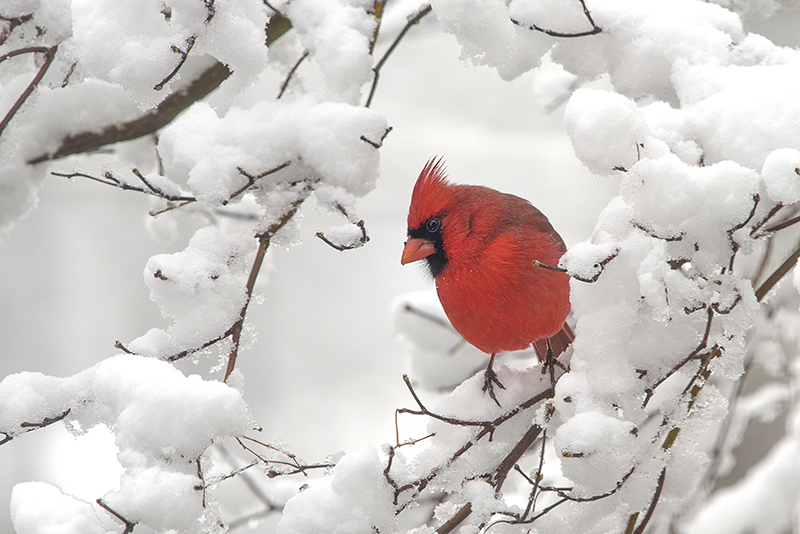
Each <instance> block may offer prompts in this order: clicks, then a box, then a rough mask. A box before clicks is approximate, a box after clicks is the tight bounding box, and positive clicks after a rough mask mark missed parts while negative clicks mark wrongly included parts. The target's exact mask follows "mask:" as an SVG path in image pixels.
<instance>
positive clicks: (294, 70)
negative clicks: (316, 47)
mask: <svg viewBox="0 0 800 534" xmlns="http://www.w3.org/2000/svg"><path fill="white" fill-rule="evenodd" d="M307 57H308V50H306V51H304V52H303V55H302V56H300V59H298V60H297V62H296V63H295V64H294V66H293V67H292V69H291V70H290V71H289V74H287V75H286V78H285V79H284V80H283V83H282V84H281V90H280V92H279V93H278V98H277V100H280V99H281V97H282V96H283V93H284V92H285V91H286V88H287V87H288V86H289V80H291V79H292V76H294V73H295V72H296V71H297V69H298V68H299V67H300V63H302V62H303V60H304V59H305V58H307Z"/></svg>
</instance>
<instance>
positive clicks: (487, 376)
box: [483, 366, 506, 406]
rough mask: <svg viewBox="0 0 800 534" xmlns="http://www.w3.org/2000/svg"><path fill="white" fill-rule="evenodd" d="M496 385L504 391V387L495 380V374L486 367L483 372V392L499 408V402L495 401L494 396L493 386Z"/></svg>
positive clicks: (495, 397) (490, 368)
mask: <svg viewBox="0 0 800 534" xmlns="http://www.w3.org/2000/svg"><path fill="white" fill-rule="evenodd" d="M495 385H497V387H499V388H500V389H506V387H505V386H504V385H503V384H502V383H501V382H500V380H499V379H498V378H497V373H495V372H494V369H492V367H491V366H489V367H487V368H486V370H485V371H484V372H483V392H484V393H487V392H488V393H489V396H490V397H491V398H492V400H493V401H494V402H495V404H497V405H498V406H500V401H499V400H497V396H496V395H495V394H494V386H495Z"/></svg>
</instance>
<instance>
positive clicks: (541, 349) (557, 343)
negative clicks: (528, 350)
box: [533, 323, 575, 362]
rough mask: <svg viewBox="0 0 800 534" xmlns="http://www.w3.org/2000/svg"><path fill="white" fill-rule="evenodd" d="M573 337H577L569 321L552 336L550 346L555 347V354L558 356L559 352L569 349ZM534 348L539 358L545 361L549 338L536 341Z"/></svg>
mask: <svg viewBox="0 0 800 534" xmlns="http://www.w3.org/2000/svg"><path fill="white" fill-rule="evenodd" d="M573 339H575V334H574V333H573V332H572V328H570V327H569V325H568V324H567V323H564V326H563V327H562V328H561V330H559V331H558V333H557V334H556V335H554V336H553V337H551V338H550V347H551V348H552V349H553V354H554V355H555V357H556V358H558V355H559V354H561V353H562V352H564V351H565V350H567V347H569V344H570V343H572V340H573ZM533 350H534V351H536V356H537V357H538V358H539V361H540V362H543V361H545V359H546V355H547V339H540V340H539V341H534V342H533Z"/></svg>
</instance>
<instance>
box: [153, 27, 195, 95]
mask: <svg viewBox="0 0 800 534" xmlns="http://www.w3.org/2000/svg"><path fill="white" fill-rule="evenodd" d="M195 41H197V36H196V35H190V36H189V37H188V38H187V39H186V50H181V49H180V48H178V47H177V46H175V45H172V46H171V47H170V49H171V50H172V51H173V52H175V53H176V54H180V56H181V59H180V61H178V64H177V65H176V66H175V68H174V69H172V72H170V73H169V74H167V75H166V76H165V77H164V79H163V80H161V81H160V82H158V83H157V84H155V85H154V86H153V89H155V90H156V91H161V90H162V89H164V85H166V84H167V82H169V81H170V80H171V79H172V78H174V77H175V75H176V74H178V71H179V70H181V67H183V64H184V63H186V60H187V59H188V58H189V52H191V51H192V48H193V47H194V43H195Z"/></svg>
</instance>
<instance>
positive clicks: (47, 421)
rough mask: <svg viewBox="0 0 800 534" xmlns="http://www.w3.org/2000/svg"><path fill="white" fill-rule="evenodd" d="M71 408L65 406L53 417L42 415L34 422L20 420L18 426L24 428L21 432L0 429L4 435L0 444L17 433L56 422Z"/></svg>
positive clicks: (0, 432) (67, 413)
mask: <svg viewBox="0 0 800 534" xmlns="http://www.w3.org/2000/svg"><path fill="white" fill-rule="evenodd" d="M71 410H72V409H71V408H67V409H66V410H64V411H63V412H61V413H60V414H58V415H55V416H53V417H44V418H43V419H42V420H41V421H35V422H32V423H31V422H29V421H25V422H22V423H20V425H19V426H20V428H22V429H24V430H23V431H21V432H15V431H13V430H0V434H4V435H5V437H4V438H3V439H2V440H0V445H3V444H5V443H8V442H9V441H11V440H12V439H14V437H15V436H18V435H19V434H24V433H26V432H31V431H32V430H38V429H40V428H44V427H46V426H50V425H52V424H53V423H57V422H59V421H61V420H63V419H64V418H65V417H66V416H67V415H69V412H70V411H71Z"/></svg>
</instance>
